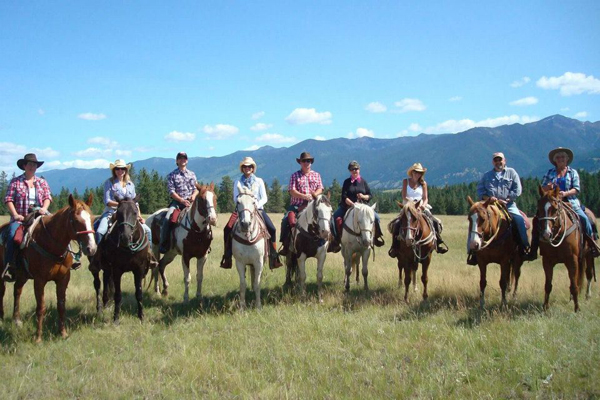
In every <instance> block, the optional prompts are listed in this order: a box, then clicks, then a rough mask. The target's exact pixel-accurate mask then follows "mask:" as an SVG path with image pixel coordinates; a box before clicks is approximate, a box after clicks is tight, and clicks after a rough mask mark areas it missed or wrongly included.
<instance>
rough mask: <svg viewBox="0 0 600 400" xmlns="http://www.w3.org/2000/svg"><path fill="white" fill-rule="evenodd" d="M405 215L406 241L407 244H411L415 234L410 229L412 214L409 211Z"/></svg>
mask: <svg viewBox="0 0 600 400" xmlns="http://www.w3.org/2000/svg"><path fill="white" fill-rule="evenodd" d="M405 215H406V237H405V238H404V241H405V242H406V243H407V244H411V243H412V241H413V233H412V229H410V224H411V216H412V214H411V213H410V211H407V212H406V214H405Z"/></svg>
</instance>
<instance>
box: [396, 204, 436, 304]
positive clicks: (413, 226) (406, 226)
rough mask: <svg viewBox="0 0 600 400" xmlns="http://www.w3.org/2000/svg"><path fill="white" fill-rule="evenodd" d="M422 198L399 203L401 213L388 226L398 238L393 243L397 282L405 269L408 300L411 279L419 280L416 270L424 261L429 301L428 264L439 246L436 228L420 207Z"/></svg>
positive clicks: (425, 285)
mask: <svg viewBox="0 0 600 400" xmlns="http://www.w3.org/2000/svg"><path fill="white" fill-rule="evenodd" d="M420 203H421V202H420V201H419V202H418V203H416V204H415V203H414V202H412V201H409V202H407V203H406V204H405V205H402V204H401V203H398V205H399V206H400V207H401V208H402V212H401V213H400V214H399V215H398V216H397V217H396V218H394V219H393V220H392V221H391V222H390V223H389V225H388V230H389V231H390V233H391V234H392V236H394V235H396V239H398V240H394V241H393V243H392V246H394V245H395V246H396V248H395V252H393V254H394V253H395V255H396V258H397V260H398V284H400V282H401V280H402V272H403V271H404V301H405V302H407V303H408V288H409V287H410V283H411V280H413V279H416V275H417V274H416V272H417V270H418V269H419V263H420V264H421V268H422V273H421V282H422V283H423V300H427V298H428V297H429V294H428V293H427V282H428V275H427V272H428V270H429V264H430V263H431V257H432V255H433V250H435V248H436V238H435V231H434V229H433V226H432V225H431V223H430V222H429V221H428V220H427V218H425V216H424V215H423V213H422V212H421V210H420V209H419V205H420Z"/></svg>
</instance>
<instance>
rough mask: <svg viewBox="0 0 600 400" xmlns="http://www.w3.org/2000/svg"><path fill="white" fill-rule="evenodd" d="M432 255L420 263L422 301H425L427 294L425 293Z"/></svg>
mask: <svg viewBox="0 0 600 400" xmlns="http://www.w3.org/2000/svg"><path fill="white" fill-rule="evenodd" d="M432 255H433V253H431V254H429V257H427V258H426V259H424V260H423V262H422V263H421V283H422V284H423V300H427V298H428V297H429V293H427V283H428V282H429V276H428V275H427V273H428V272H429V264H431V257H432Z"/></svg>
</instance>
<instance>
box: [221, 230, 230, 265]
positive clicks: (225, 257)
mask: <svg viewBox="0 0 600 400" xmlns="http://www.w3.org/2000/svg"><path fill="white" fill-rule="evenodd" d="M232 256H233V249H232V243H231V236H230V237H228V238H227V240H226V242H225V251H224V253H223V258H222V259H221V264H219V267H221V268H223V269H231V267H232V266H233V262H232V260H231V257H232Z"/></svg>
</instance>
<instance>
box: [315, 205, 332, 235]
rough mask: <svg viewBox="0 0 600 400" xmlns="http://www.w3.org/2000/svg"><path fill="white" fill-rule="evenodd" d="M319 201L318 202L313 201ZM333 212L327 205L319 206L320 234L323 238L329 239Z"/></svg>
mask: <svg viewBox="0 0 600 400" xmlns="http://www.w3.org/2000/svg"><path fill="white" fill-rule="evenodd" d="M313 201H317V200H313ZM331 214H332V210H331V207H330V206H328V205H327V204H325V203H321V204H319V206H318V207H317V216H318V218H319V221H318V225H319V233H320V234H321V238H323V239H328V238H329V221H331Z"/></svg>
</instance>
